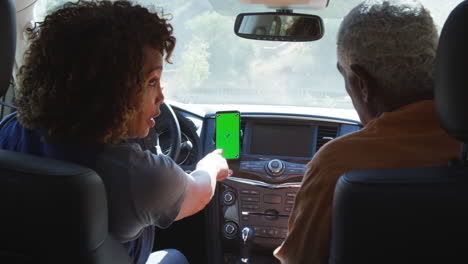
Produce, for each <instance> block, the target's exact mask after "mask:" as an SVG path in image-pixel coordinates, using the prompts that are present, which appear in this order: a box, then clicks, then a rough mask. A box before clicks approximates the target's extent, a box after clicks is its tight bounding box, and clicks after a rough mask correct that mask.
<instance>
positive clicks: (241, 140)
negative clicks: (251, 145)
mask: <svg viewBox="0 0 468 264" xmlns="http://www.w3.org/2000/svg"><path fill="white" fill-rule="evenodd" d="M240 130H241V131H240V150H241V151H242V146H243V145H244V134H245V121H244V120H242V119H241V125H240Z"/></svg>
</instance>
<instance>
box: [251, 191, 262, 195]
mask: <svg viewBox="0 0 468 264" xmlns="http://www.w3.org/2000/svg"><path fill="white" fill-rule="evenodd" d="M250 194H251V195H259V194H260V192H259V191H250Z"/></svg>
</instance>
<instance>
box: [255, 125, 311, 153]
mask: <svg viewBox="0 0 468 264" xmlns="http://www.w3.org/2000/svg"><path fill="white" fill-rule="evenodd" d="M313 131H314V130H313V127H312V126H304V125H276V124H259V123H256V124H252V127H251V138H250V151H249V153H250V154H255V155H271V156H293V157H311V156H312V148H313V146H312V139H313Z"/></svg>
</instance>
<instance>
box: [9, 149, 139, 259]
mask: <svg viewBox="0 0 468 264" xmlns="http://www.w3.org/2000/svg"><path fill="white" fill-rule="evenodd" d="M0 212H2V217H1V218H0V263H18V261H19V260H23V261H21V263H30V262H32V263H80V264H81V263H93V264H98V263H99V264H100V263H116V264H117V263H123V264H128V263H130V260H129V257H128V254H127V252H126V251H125V249H124V248H123V246H122V244H120V243H119V242H117V241H115V240H113V239H112V238H111V237H110V235H109V233H108V217H107V198H106V191H105V188H104V184H103V182H102V180H101V178H100V177H99V176H98V175H97V174H96V173H95V172H94V171H92V170H91V169H88V168H84V167H81V166H78V165H75V164H71V163H67V162H62V161H58V160H51V159H45V158H41V157H36V156H31V155H27V154H23V153H18V152H10V151H5V150H0ZM8 260H12V261H8ZM13 260H14V261H13ZM30 260H31V261H30Z"/></svg>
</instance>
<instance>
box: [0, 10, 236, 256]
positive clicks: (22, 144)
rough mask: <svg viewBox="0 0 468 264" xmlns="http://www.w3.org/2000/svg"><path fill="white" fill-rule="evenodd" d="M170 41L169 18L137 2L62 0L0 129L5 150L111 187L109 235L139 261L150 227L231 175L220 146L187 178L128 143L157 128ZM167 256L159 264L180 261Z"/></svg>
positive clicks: (33, 49)
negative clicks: (77, 170)
mask: <svg viewBox="0 0 468 264" xmlns="http://www.w3.org/2000/svg"><path fill="white" fill-rule="evenodd" d="M175 41H176V40H175V38H174V37H173V36H172V26H171V25H170V24H169V23H168V22H167V20H166V19H164V18H162V17H160V16H158V15H157V14H155V13H152V12H150V11H149V10H148V9H146V8H144V7H141V6H139V5H133V4H131V3H129V2H127V1H117V2H109V1H99V2H86V1H79V2H78V3H67V4H65V5H64V6H63V7H62V8H60V9H58V10H56V11H54V12H53V13H51V14H49V15H48V16H47V17H46V18H45V20H44V21H43V22H42V23H40V24H39V25H38V30H37V31H36V33H35V34H34V35H33V36H32V38H31V45H30V47H29V49H28V50H27V51H26V54H25V64H24V66H23V67H22V68H21V70H20V74H19V90H18V94H17V100H16V104H17V106H18V112H17V119H13V120H11V121H9V122H8V123H6V124H5V126H4V127H3V128H2V130H1V131H0V147H1V148H3V149H9V150H14V151H21V152H26V153H30V154H35V155H40V156H45V157H50V158H56V159H61V160H66V161H71V162H76V163H79V164H82V165H85V166H88V167H91V168H93V169H94V170H96V171H97V172H98V173H99V175H100V176H101V177H102V179H103V182H104V184H105V187H106V191H107V197H108V204H109V228H110V232H111V234H112V235H113V236H114V237H115V238H116V239H118V240H120V241H121V242H123V243H124V245H125V246H126V247H127V248H128V250H129V254H130V255H131V257H133V259H134V260H135V263H138V264H142V263H145V262H146V261H147V260H148V258H149V255H150V253H151V250H152V248H153V241H154V229H153V228H154V226H158V227H161V228H165V227H168V226H169V225H170V224H171V223H172V222H173V221H175V220H178V219H181V218H184V217H186V216H189V215H192V214H194V213H196V212H198V211H200V210H201V209H203V208H204V207H205V206H206V204H207V203H208V202H209V201H210V200H211V198H212V196H213V194H214V190H215V186H216V180H223V179H225V178H226V177H227V175H228V167H227V163H226V160H225V159H224V158H222V156H221V151H219V150H217V151H215V152H213V153H211V154H209V155H207V156H206V157H205V158H203V159H202V160H201V161H200V162H199V163H198V164H197V169H196V170H195V171H194V172H193V173H191V174H190V175H189V174H186V173H185V172H184V171H183V170H182V169H181V168H180V167H178V166H177V164H175V163H174V162H173V161H172V160H171V159H170V158H167V157H166V156H164V155H155V154H152V153H151V152H149V151H143V150H142V149H141V147H140V146H139V145H137V144H134V143H133V144H132V143H127V142H126V141H125V140H126V139H128V138H142V137H145V136H147V135H148V132H149V129H150V128H151V127H153V126H154V125H155V121H154V119H153V118H154V117H156V116H158V115H159V113H160V110H159V106H160V104H161V103H162V102H163V100H164V96H163V93H162V87H161V84H160V79H161V74H162V70H163V67H162V65H163V59H165V60H166V61H167V62H170V57H171V54H172V51H173V49H174V46H175ZM179 254H180V253H179ZM167 256H169V260H168V258H167V257H166V260H164V261H163V262H160V263H169V262H167V261H170V263H173V262H174V261H179V260H180V259H181V260H180V261H186V260H185V257H183V256H177V254H175V257H172V260H170V259H171V257H170V256H171V254H167ZM174 258H179V260H176V259H174ZM165 261H166V262H165ZM178 263H180V262H178Z"/></svg>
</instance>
